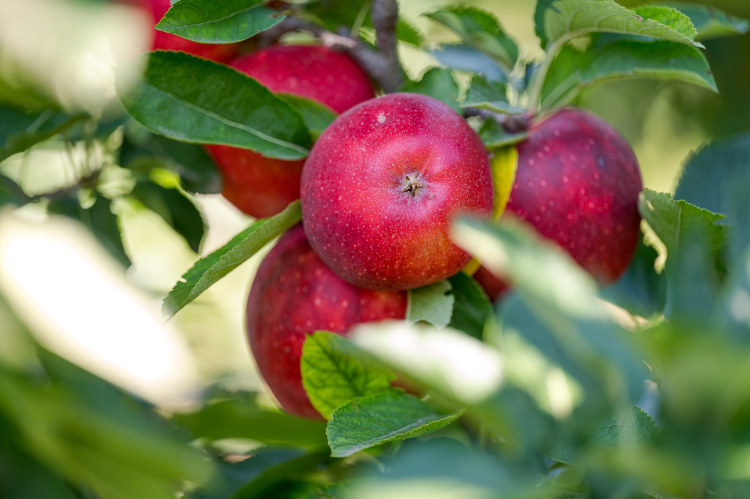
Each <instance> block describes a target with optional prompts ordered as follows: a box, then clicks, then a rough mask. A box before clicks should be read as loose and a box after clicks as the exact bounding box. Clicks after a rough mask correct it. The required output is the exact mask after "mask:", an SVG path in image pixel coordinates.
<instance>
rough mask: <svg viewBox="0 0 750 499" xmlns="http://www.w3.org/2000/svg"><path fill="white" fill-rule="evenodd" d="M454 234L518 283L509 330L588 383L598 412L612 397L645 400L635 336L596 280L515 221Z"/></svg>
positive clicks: (472, 223) (506, 315)
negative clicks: (616, 314) (609, 381)
mask: <svg viewBox="0 0 750 499" xmlns="http://www.w3.org/2000/svg"><path fill="white" fill-rule="evenodd" d="M452 234H453V237H454V240H455V241H456V242H457V244H458V245H459V246H461V247H463V248H464V249H466V250H467V251H468V252H469V253H471V254H473V255H474V256H475V257H476V258H478V259H479V261H480V262H481V263H482V264H483V265H484V266H485V267H487V269H489V270H490V271H492V272H494V273H495V274H496V275H498V276H500V277H502V278H503V279H506V280H508V281H509V282H511V283H512V284H513V287H514V290H515V293H514V295H512V296H511V297H508V298H505V299H504V300H503V301H502V304H501V306H502V308H501V309H499V310H498V312H499V316H498V320H499V322H500V323H501V324H503V331H505V330H506V329H508V330H514V331H517V332H518V334H519V335H520V336H521V337H523V338H525V339H527V341H529V342H530V343H531V344H532V345H534V346H535V347H536V348H537V349H539V350H540V351H541V352H543V353H544V355H545V356H547V357H548V358H549V359H550V360H551V361H553V362H554V363H556V364H558V365H560V366H561V367H562V368H563V369H564V370H565V371H567V372H569V373H570V374H571V375H573V376H574V377H576V379H578V380H579V381H580V382H581V383H582V384H584V385H585V388H586V391H585V393H586V394H587V395H588V398H587V403H589V405H590V409H591V410H593V411H600V410H604V408H605V407H606V406H605V404H606V398H607V397H614V398H619V397H625V398H626V400H630V401H633V402H635V400H637V397H638V396H639V394H640V392H641V391H642V389H643V380H644V378H645V376H646V372H645V369H644V366H643V365H642V362H641V354H640V352H638V349H637V348H636V345H635V344H634V343H633V340H632V338H631V335H630V334H629V333H628V332H626V331H624V330H623V329H622V328H621V327H619V326H618V325H617V324H615V323H614V322H613V320H612V316H611V314H610V312H609V311H608V310H607V308H606V307H605V306H604V304H603V302H602V301H601V297H600V294H599V292H598V289H597V286H596V284H595V283H594V280H593V278H592V277H591V276H590V275H588V274H587V273H586V272H585V271H584V270H583V269H582V268H581V267H580V266H578V265H577V264H576V263H575V262H574V261H573V260H572V258H571V257H570V256H569V255H568V254H567V253H566V252H564V251H563V250H562V249H560V248H559V247H558V246H556V245H554V244H552V243H550V242H549V241H546V240H544V239H542V238H541V236H539V235H538V234H537V233H535V232H534V231H533V230H532V229H531V227H529V226H528V225H526V224H525V223H521V222H520V221H515V222H512V221H511V220H510V219H503V220H502V222H501V223H499V224H491V223H488V222H484V221H478V220H469V219H466V220H459V221H457V222H456V223H454V226H453V231H452ZM549 276H555V278H554V279H550V278H549ZM500 311H501V312H500ZM607 379H617V380H618V384H617V389H614V387H611V386H608V385H605V384H604V383H605V381H604V380H607Z"/></svg>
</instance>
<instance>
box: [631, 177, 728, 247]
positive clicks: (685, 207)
mask: <svg viewBox="0 0 750 499" xmlns="http://www.w3.org/2000/svg"><path fill="white" fill-rule="evenodd" d="M704 185H705V184H704ZM638 209H639V211H640V213H641V216H642V217H643V219H644V220H646V222H648V224H649V225H650V226H651V228H652V229H653V230H654V232H655V233H656V235H657V236H659V239H661V241H662V242H663V243H664V245H665V246H666V247H667V253H668V254H669V255H671V254H673V253H676V252H678V251H679V250H680V245H681V244H682V243H683V242H684V241H685V232H686V231H689V230H690V229H691V228H699V229H704V230H705V231H706V235H707V236H708V239H707V243H708V244H709V249H711V250H719V249H721V248H722V247H723V246H724V244H725V242H726V236H727V234H726V225H724V224H723V223H720V222H722V221H723V220H724V218H725V217H724V215H722V214H719V213H713V212H712V211H710V210H706V209H703V208H699V207H698V206H695V205H694V204H691V203H688V202H687V201H682V200H681V201H676V200H674V199H672V196H670V195H669V194H667V193H664V192H655V191H652V190H651V189H644V190H643V193H642V194H641V197H640V199H639V203H638Z"/></svg>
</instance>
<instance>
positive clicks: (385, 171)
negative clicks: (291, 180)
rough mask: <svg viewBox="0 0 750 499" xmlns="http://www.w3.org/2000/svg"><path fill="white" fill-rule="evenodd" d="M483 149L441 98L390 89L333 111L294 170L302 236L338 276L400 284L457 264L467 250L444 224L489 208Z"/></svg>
mask: <svg viewBox="0 0 750 499" xmlns="http://www.w3.org/2000/svg"><path fill="white" fill-rule="evenodd" d="M492 196H493V189H492V179H491V173H490V167H489V160H488V155H487V151H486V149H485V148H484V145H483V144H482V141H481V140H480V138H479V136H478V135H477V134H476V133H475V132H474V131H473V130H472V129H471V128H470V127H469V125H468V124H467V123H466V121H464V119H463V118H462V117H461V116H459V115H458V114H457V113H456V112H454V111H453V110H452V109H451V108H450V107H448V106H447V105H446V104H443V103H442V102H440V101H438V100H436V99H433V98H432V97H427V96H424V95H418V94H406V93H400V94H399V93H397V94H390V95H386V96H384V97H380V98H377V99H372V100H369V101H367V102H364V103H362V104H359V105H358V106H356V107H354V108H352V109H350V110H349V111H347V112H345V113H344V114H342V115H341V116H339V117H338V118H337V119H336V120H335V121H334V122H333V123H332V124H331V125H330V126H329V127H328V128H327V129H326V130H325V131H324V132H323V134H322V135H321V136H320V138H319V139H318V142H317V143H316V144H315V146H314V147H313V149H312V151H311V152H310V156H309V157H308V159H307V161H306V162H305V168H304V169H303V170H302V192H301V200H302V219H303V221H304V226H305V231H306V232H307V236H308V238H309V240H310V244H311V246H312V247H313V249H315V251H316V252H317V253H318V255H319V256H320V257H321V259H322V260H323V261H324V262H325V263H326V264H327V265H328V266H329V267H331V269H333V271H334V272H336V273H337V274H338V275H339V276H341V277H342V278H343V279H345V280H347V281H349V282H351V283H353V284H355V285H357V286H360V287H364V288H370V289H390V290H394V289H409V288H414V287H418V286H423V285H426V284H430V283H433V282H436V281H439V280H441V279H444V278H446V277H449V276H451V275H453V274H455V273H456V272H458V271H459V270H460V269H461V268H462V267H463V266H464V265H465V264H466V263H467V262H468V261H469V259H470V257H469V255H468V254H467V253H466V252H464V251H463V250H462V249H460V248H459V247H458V246H456V245H455V244H453V242H452V241H451V239H450V236H449V225H450V223H451V221H452V220H453V218H454V217H456V216H457V215H461V214H467V215H468V214H470V215H474V216H489V215H490V212H491V210H492Z"/></svg>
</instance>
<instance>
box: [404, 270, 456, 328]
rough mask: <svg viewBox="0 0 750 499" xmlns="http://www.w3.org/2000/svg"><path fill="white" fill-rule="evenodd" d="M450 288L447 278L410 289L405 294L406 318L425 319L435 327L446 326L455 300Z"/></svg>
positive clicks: (416, 320) (413, 319)
mask: <svg viewBox="0 0 750 499" xmlns="http://www.w3.org/2000/svg"><path fill="white" fill-rule="evenodd" d="M452 289H453V288H452V286H451V283H450V281H448V280H442V281H439V282H436V283H434V284H430V285H427V286H423V287H421V288H416V289H410V290H409V291H408V294H407V308H406V320H407V321H412V322H418V321H425V322H429V323H430V324H432V325H433V326H435V327H445V326H447V325H448V323H450V320H451V316H452V315H453V304H454V302H455V298H454V296H453V293H451V290H452Z"/></svg>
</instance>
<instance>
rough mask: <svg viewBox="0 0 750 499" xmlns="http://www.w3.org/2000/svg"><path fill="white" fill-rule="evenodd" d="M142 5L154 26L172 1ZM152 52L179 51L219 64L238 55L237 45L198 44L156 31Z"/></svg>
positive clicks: (158, 0) (155, 0)
mask: <svg viewBox="0 0 750 499" xmlns="http://www.w3.org/2000/svg"><path fill="white" fill-rule="evenodd" d="M140 3H141V5H142V6H143V8H145V9H146V10H147V11H148V12H150V13H151V17H152V22H153V24H152V26H153V25H155V24H157V23H158V22H159V21H161V19H162V18H163V17H164V14H166V13H167V11H168V10H169V8H170V7H171V6H172V2H171V1H170V0H140ZM151 49H152V50H179V51H182V52H188V53H190V54H193V55H197V56H199V57H205V58H206V59H213V60H215V61H218V62H227V61H229V60H230V59H232V58H233V57H235V56H236V55H237V44H235V43H226V44H225V43H215V44H214V43H198V42H194V41H191V40H186V39H185V38H181V37H179V36H177V35H173V34H171V33H165V32H164V31H159V30H157V29H154V41H153V44H152V46H151Z"/></svg>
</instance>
